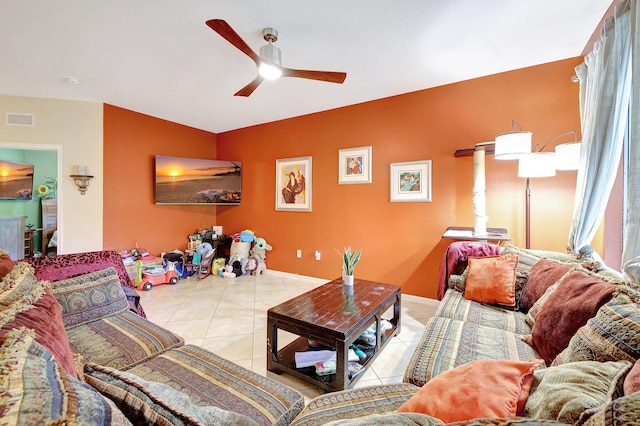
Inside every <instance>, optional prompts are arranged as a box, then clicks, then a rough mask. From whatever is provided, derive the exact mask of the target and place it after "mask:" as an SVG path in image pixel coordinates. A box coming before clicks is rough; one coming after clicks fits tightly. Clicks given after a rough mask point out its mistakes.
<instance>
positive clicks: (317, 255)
mask: <svg viewBox="0 0 640 426" xmlns="http://www.w3.org/2000/svg"><path fill="white" fill-rule="evenodd" d="M316 260H320V252H319V251H318V250H316Z"/></svg>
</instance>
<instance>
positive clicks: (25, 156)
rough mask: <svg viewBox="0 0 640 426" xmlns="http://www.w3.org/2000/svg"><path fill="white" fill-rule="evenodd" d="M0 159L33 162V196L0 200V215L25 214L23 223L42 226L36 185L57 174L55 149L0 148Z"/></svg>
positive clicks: (38, 237)
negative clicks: (22, 198) (23, 198)
mask: <svg viewBox="0 0 640 426" xmlns="http://www.w3.org/2000/svg"><path fill="white" fill-rule="evenodd" d="M0 160H7V161H15V162H18V163H27V164H33V165H34V166H35V167H34V170H33V188H31V189H32V191H33V198H32V199H31V200H0V216H27V218H26V219H25V222H24V223H25V225H27V224H33V225H34V226H35V227H36V228H40V227H41V226H42V214H41V211H40V197H39V196H38V193H37V190H36V189H37V187H38V185H41V184H43V183H44V182H45V181H46V180H48V178H49V177H52V178H55V177H56V176H57V175H58V153H57V151H46V150H29V149H8V148H0ZM40 238H41V236H40V233H36V241H34V247H36V250H37V248H38V247H40Z"/></svg>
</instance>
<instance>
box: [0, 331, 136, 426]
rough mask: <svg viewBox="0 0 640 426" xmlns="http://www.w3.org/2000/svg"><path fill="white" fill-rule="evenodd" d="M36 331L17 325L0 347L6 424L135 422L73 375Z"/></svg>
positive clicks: (1, 410) (0, 410)
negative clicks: (52, 353)
mask: <svg viewBox="0 0 640 426" xmlns="http://www.w3.org/2000/svg"><path fill="white" fill-rule="evenodd" d="M34 336H35V333H34V332H33V330H29V329H26V328H16V329H13V330H12V331H10V332H9V333H8V334H7V335H6V340H5V342H4V343H3V344H2V346H0V389H2V391H1V392H0V417H1V418H2V421H1V423H2V424H3V425H26V424H34V425H35V424H60V425H62V424H67V425H72V424H79V425H80V424H87V425H90V424H91V425H95V424H99V425H130V424H131V423H130V422H129V421H128V420H127V419H126V418H125V417H124V415H123V414H122V413H121V412H120V410H118V409H117V408H116V407H115V405H113V403H111V401H109V400H108V399H106V398H104V397H102V396H101V395H100V394H99V393H98V392H97V391H96V390H94V389H93V388H91V387H90V386H88V385H86V384H84V383H82V382H80V381H79V380H77V379H74V378H73V377H71V376H69V375H67V374H66V373H65V371H64V370H63V368H62V367H61V366H60V364H59V363H58V362H57V361H56V360H55V358H54V357H53V356H52V355H51V353H50V352H49V351H47V349H46V348H44V347H43V346H42V345H40V344H39V343H37V342H36V341H35V339H34Z"/></svg>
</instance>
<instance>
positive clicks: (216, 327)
mask: <svg viewBox="0 0 640 426" xmlns="http://www.w3.org/2000/svg"><path fill="white" fill-rule="evenodd" d="M324 282H326V281H324V280H319V279H315V278H309V277H302V276H297V275H292V274H283V273H278V272H275V271H269V273H267V274H266V275H260V276H257V277H254V276H250V275H243V276H240V277H238V278H233V279H224V278H220V277H214V276H209V277H207V278H205V279H204V280H201V281H198V280H196V278H195V277H193V278H188V279H183V280H180V282H178V284H176V285H160V286H156V287H154V288H153V289H152V290H151V291H142V290H140V291H139V293H140V296H141V303H142V306H143V307H144V309H145V312H146V313H147V317H148V318H149V320H151V321H153V322H155V323H156V324H158V325H161V326H163V327H166V328H168V329H169V330H172V331H173V332H175V333H177V334H179V335H180V336H182V337H183V338H184V339H185V341H186V343H191V344H195V345H199V346H202V347H204V348H206V349H209V350H210V351H212V352H215V353H216V354H218V355H220V356H222V357H224V358H227V359H229V360H231V361H234V362H236V363H237V364H240V365H242V366H244V367H246V368H248V369H250V370H253V371H255V372H257V373H259V374H262V375H266V376H268V377H271V378H274V379H276V380H278V381H280V382H282V383H284V384H287V385H289V386H291V387H293V388H295V389H298V390H300V391H301V392H302V393H303V394H304V395H305V397H306V398H307V399H311V398H314V397H316V396H318V395H320V394H321V393H322V390H320V389H318V388H316V387H315V386H313V385H312V384H310V383H307V382H304V381H302V380H299V379H297V378H295V377H293V376H291V375H288V374H281V375H277V374H273V373H271V372H267V369H266V351H267V350H266V345H267V343H266V342H267V331H266V325H267V309H269V308H270V307H272V306H275V305H277V304H279V303H282V302H284V301H286V300H289V299H291V298H292V297H294V296H297V295H299V294H301V293H304V292H305V291H308V290H311V289H312V288H314V287H316V286H318V285H321V284H323V283H324ZM437 306H438V302H437V301H436V300H432V299H426V298H421V297H416V296H410V295H403V296H402V313H401V332H400V334H399V335H398V336H396V337H394V338H393V339H392V340H391V341H389V343H388V345H387V346H386V347H385V348H384V350H383V351H382V352H381V353H380V354H379V355H378V357H377V358H376V360H375V362H374V363H373V364H372V365H371V367H370V368H369V369H368V370H367V371H365V373H364V375H363V376H362V377H361V378H360V380H359V381H358V383H357V385H356V387H362V386H368V385H374V384H381V383H399V382H402V376H403V374H404V370H405V368H406V366H407V363H408V362H409V358H410V357H411V354H412V352H413V349H414V348H415V345H416V344H417V342H418V340H419V339H420V337H421V336H422V331H423V329H424V325H425V323H426V321H427V319H429V318H430V317H432V316H433V314H434V312H435V309H436V308H437ZM283 334H285V333H282V332H281V334H279V337H278V340H279V342H281V344H282V345H285V344H287V343H288V342H289V341H291V339H293V337H294V336H285V335H283Z"/></svg>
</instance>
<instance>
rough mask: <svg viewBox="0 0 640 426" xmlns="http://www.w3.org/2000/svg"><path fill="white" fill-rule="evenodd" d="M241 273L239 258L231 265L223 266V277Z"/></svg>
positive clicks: (237, 275) (236, 275)
mask: <svg viewBox="0 0 640 426" xmlns="http://www.w3.org/2000/svg"><path fill="white" fill-rule="evenodd" d="M240 275H242V265H241V264H240V261H239V260H236V261H234V262H233V263H232V264H231V265H227V266H225V267H224V272H222V277H223V278H235V277H239V276H240Z"/></svg>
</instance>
